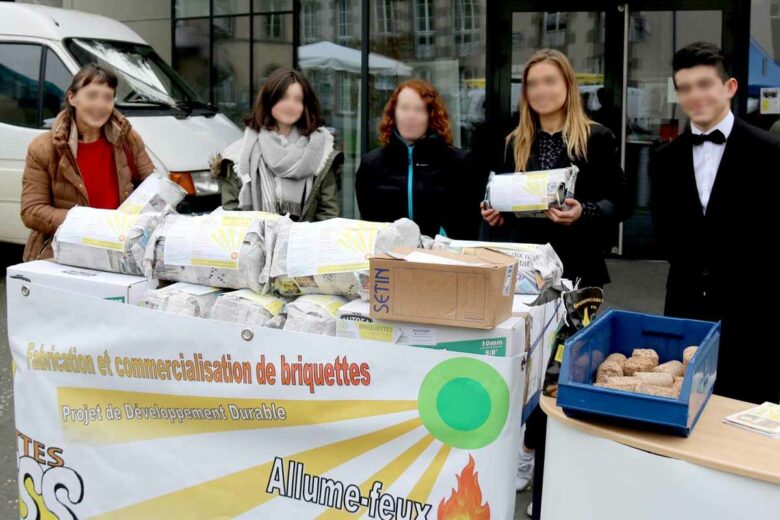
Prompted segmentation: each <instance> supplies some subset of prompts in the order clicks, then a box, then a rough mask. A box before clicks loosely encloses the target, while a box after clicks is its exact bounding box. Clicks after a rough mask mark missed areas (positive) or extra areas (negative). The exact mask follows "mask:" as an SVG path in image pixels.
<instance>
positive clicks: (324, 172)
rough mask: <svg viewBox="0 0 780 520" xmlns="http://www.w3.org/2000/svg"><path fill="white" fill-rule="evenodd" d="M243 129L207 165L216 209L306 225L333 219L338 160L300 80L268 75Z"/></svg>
mask: <svg viewBox="0 0 780 520" xmlns="http://www.w3.org/2000/svg"><path fill="white" fill-rule="evenodd" d="M244 123H245V124H246V129H245V130H244V136H243V137H242V138H241V139H239V140H238V141H236V142H235V143H233V144H231V145H230V146H228V147H227V148H226V149H225V150H224V151H223V152H222V153H221V154H220V155H218V156H217V157H215V159H214V161H213V162H212V165H211V169H212V172H213V173H214V175H215V176H217V177H218V178H219V179H220V183H221V185H222V207H223V208H224V209H226V210H252V211H265V212H268V213H276V214H279V215H286V214H289V215H290V218H291V219H293V220H297V221H308V222H312V221H317V220H327V219H329V218H334V217H338V215H339V205H338V193H337V186H336V171H337V170H338V168H339V167H340V166H341V164H342V163H343V155H342V154H341V153H340V152H338V151H337V150H336V149H335V148H334V146H333V135H331V133H330V132H329V131H328V130H327V129H326V128H325V127H324V126H323V120H322V116H321V114H320V104H319V101H317V97H316V96H315V95H314V91H313V90H312V88H311V86H310V85H309V82H308V81H307V80H306V78H305V77H304V76H303V74H301V73H300V72H299V71H296V70H293V69H288V68H279V69H276V70H275V71H274V72H272V73H271V74H270V75H269V76H268V79H266V81H265V83H264V84H263V87H262V88H261V89H260V93H259V94H258V95H257V100H256V101H255V105H254V107H253V109H252V112H251V113H250V114H249V115H248V116H247V117H246V118H245V119H244Z"/></svg>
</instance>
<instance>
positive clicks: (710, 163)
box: [691, 110, 734, 213]
mask: <svg viewBox="0 0 780 520" xmlns="http://www.w3.org/2000/svg"><path fill="white" fill-rule="evenodd" d="M733 127H734V114H732V113H731V111H730V110H729V113H728V114H726V117H724V118H723V119H721V121H720V123H718V124H717V125H715V126H714V127H712V128H711V129H710V130H709V131H707V132H704V131H702V130H700V129H698V128H696V125H694V124H693V123H691V132H692V133H694V134H709V133H710V132H714V131H715V130H720V131H721V132H723V135H725V136H726V138H727V139H728V137H729V134H730V133H731V129H732V128H733ZM725 149H726V144H725V143H724V144H715V143H713V142H710V141H705V142H704V143H702V144H701V145H698V146H694V147H693V171H694V173H695V175H696V188H697V189H698V190H699V201H700V202H701V210H702V212H703V213H707V205H708V204H709V202H710V194H711V193H712V186H713V185H714V184H715V176H716V175H717V174H718V167H719V166H720V160H721V158H722V157H723V150H725Z"/></svg>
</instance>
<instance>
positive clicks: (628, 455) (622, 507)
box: [541, 396, 780, 520]
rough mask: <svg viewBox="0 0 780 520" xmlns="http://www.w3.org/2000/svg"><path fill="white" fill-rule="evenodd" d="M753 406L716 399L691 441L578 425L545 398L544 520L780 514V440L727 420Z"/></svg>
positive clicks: (608, 427)
mask: <svg viewBox="0 0 780 520" xmlns="http://www.w3.org/2000/svg"><path fill="white" fill-rule="evenodd" d="M750 407H751V404H750V403H743V402H740V401H734V400H731V399H726V398H722V397H718V396H712V398H711V399H710V402H709V404H708V405H707V408H706V409H705V411H704V412H703V413H702V417H701V418H700V420H699V423H698V424H697V426H696V429H695V430H694V431H693V433H692V434H691V436H690V437H689V438H687V439H685V438H681V437H673V436H667V435H661V434H655V433H648V432H643V431H639V430H631V429H628V428H620V427H615V426H605V425H600V424H597V423H595V422H594V423H591V422H584V421H576V420H573V419H570V418H568V417H566V416H565V415H564V414H563V411H562V410H561V409H560V408H559V407H557V406H555V404H554V401H553V399H551V398H548V397H545V398H543V399H542V408H543V410H544V411H545V413H547V415H548V418H549V420H548V423H547V445H546V458H545V467H544V489H543V497H542V508H541V513H542V518H543V519H544V520H557V519H566V520H569V519H573V518H593V519H596V518H597V519H599V520H611V519H616V520H618V519H620V520H624V519H626V518H631V519H632V520H645V519H646V520H650V519H658V518H663V519H665V520H672V519H691V518H706V519H708V520H717V519H724V520H726V519H734V518H757V519H758V518H777V517H780V440H777V439H771V438H768V437H763V436H761V435H759V434H756V433H752V432H748V431H744V430H741V429H739V428H736V427H734V426H730V425H726V424H723V423H722V419H723V417H725V416H726V415H729V414H730V413H734V412H736V411H739V410H744V409H748V408H750Z"/></svg>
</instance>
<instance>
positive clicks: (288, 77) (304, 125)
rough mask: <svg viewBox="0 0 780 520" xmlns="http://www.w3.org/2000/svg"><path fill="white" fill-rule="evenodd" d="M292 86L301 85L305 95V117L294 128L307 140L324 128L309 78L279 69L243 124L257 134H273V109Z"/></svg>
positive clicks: (267, 80)
mask: <svg viewBox="0 0 780 520" xmlns="http://www.w3.org/2000/svg"><path fill="white" fill-rule="evenodd" d="M293 83H298V84H299V85H300V86H301V90H302V91H303V114H301V118H300V119H299V120H298V122H297V123H295V126H296V127H298V128H299V129H300V131H301V134H302V135H306V136H308V135H311V134H312V133H313V132H314V131H315V130H317V129H318V128H319V127H321V126H322V125H324V124H325V122H324V121H323V119H322V112H321V110H320V102H319V101H318V100H317V96H316V95H315V94H314V90H313V89H312V88H311V85H310V84H309V82H308V81H307V80H306V77H304V75H303V73H301V72H300V71H297V70H294V69H289V68H287V67H281V68H278V69H276V70H275V71H273V72H272V73H271V74H269V76H268V78H266V80H265V82H264V83H263V86H262V87H261V88H260V92H258V94H257V99H255V104H254V106H253V107H252V111H251V112H250V113H249V114H247V115H246V117H244V124H245V125H246V126H248V127H249V128H251V129H253V130H256V131H258V132H259V131H260V129H262V128H265V129H266V130H273V129H274V128H275V127H276V120H275V119H274V117H273V116H272V115H271V109H272V108H273V107H274V105H275V104H276V103H278V102H279V101H280V100H281V99H282V98H283V97H284V93H285V92H287V89H288V88H289V87H290V85H292V84H293Z"/></svg>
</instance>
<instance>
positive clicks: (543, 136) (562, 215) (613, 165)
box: [482, 49, 633, 516]
mask: <svg viewBox="0 0 780 520" xmlns="http://www.w3.org/2000/svg"><path fill="white" fill-rule="evenodd" d="M571 164H575V165H576V166H577V167H578V168H579V174H578V177H577V185H576V188H575V195H574V198H572V199H566V203H567V205H568V206H569V207H570V209H569V210H567V211H562V210H558V209H550V210H549V211H547V218H545V219H540V218H522V217H517V216H515V214H513V213H499V212H497V211H496V210H493V209H486V208H485V207H484V204H483V207H482V217H483V218H484V219H485V221H486V222H487V223H488V225H489V226H488V227H487V229H486V233H485V234H486V236H487V238H488V239H490V240H495V241H507V242H528V243H539V244H543V243H547V242H549V243H550V244H551V245H552V246H553V248H554V249H555V251H556V252H557V253H558V255H559V256H560V257H561V260H562V261H563V269H564V275H565V276H566V277H567V278H570V279H572V280H576V279H579V280H580V283H581V286H599V287H603V286H604V284H606V283H608V282H609V274H608V273H607V265H606V262H605V261H604V253H603V252H602V248H603V247H604V246H605V245H606V244H607V241H608V239H609V234H610V231H611V230H614V229H615V227H614V225H615V224H617V223H618V222H619V221H620V220H622V219H625V218H627V217H628V216H629V215H630V214H631V211H632V210H633V200H632V198H631V197H630V196H629V190H628V183H627V182H626V177H625V175H624V174H623V170H622V169H621V167H620V162H619V158H618V148H617V141H616V140H615V137H614V136H613V135H612V132H610V131H609V129H607V128H606V127H604V126H601V125H600V124H598V123H595V122H593V121H591V120H590V119H589V118H588V116H587V115H586V114H585V110H584V108H583V106H582V98H581V97H580V93H579V90H578V88H577V79H576V76H575V73H574V69H573V68H572V66H571V63H569V60H568V58H566V56H565V55H564V54H562V53H561V52H558V51H556V50H550V49H543V50H540V51H538V52H536V53H535V54H534V55H533V56H532V57H531V59H530V60H529V61H528V63H526V65H525V70H524V71H523V84H522V97H521V100H520V122H519V124H518V125H517V128H515V129H514V130H513V131H512V133H510V134H509V135H508V136H507V138H506V147H505V159H504V165H503V171H504V172H515V171H536V170H548V169H552V168H565V167H567V166H570V165H571ZM544 417H545V416H544V414H543V413H541V412H540V410H539V409H536V410H534V411H533V412H532V413H531V415H530V416H529V417H528V421H527V422H526V430H525V436H524V439H523V444H524V446H523V449H522V450H521V451H520V453H519V457H518V467H517V477H516V482H515V484H516V487H517V490H518V491H520V490H522V489H525V488H526V487H528V485H529V484H530V483H531V479H532V476H534V475H535V476H536V477H537V479H538V478H540V477H541V471H542V466H543V463H544V462H543V458H542V459H541V460H540V461H538V462H541V463H538V464H537V466H539V467H537V468H536V472H535V473H534V466H535V464H534V458H535V457H534V455H535V453H534V450H535V449H536V448H537V447H539V448H540V452H541V453H543V449H542V448H543V443H544V432H545V428H546V422H545V419H544ZM534 488H535V490H534V501H535V502H537V503H538V499H539V496H540V494H539V490H540V489H541V482H539V481H537V482H536V484H535V486H534ZM532 508H533V504H530V505H529V507H528V515H529V516H531V513H532Z"/></svg>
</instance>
